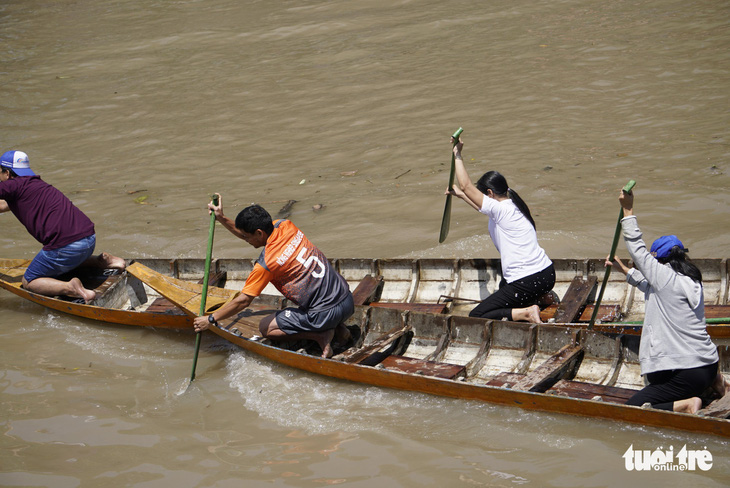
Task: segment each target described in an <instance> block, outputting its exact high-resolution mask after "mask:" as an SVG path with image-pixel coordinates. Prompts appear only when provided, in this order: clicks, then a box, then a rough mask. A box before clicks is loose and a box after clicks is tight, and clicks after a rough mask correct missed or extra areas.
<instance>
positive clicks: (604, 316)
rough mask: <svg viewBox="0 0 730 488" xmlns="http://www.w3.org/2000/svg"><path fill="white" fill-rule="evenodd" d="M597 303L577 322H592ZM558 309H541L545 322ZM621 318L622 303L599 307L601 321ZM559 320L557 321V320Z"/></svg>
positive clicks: (587, 306)
mask: <svg viewBox="0 0 730 488" xmlns="http://www.w3.org/2000/svg"><path fill="white" fill-rule="evenodd" d="M594 308H595V305H590V304H589V305H586V306H585V308H584V309H583V312H582V313H581V314H580V316H579V317H578V318H577V319H576V322H590V320H591V316H592V315H593V309H594ZM557 310H558V306H557V305H550V306H549V307H546V308H544V309H543V310H541V311H540V318H541V319H542V321H543V322H547V321H548V320H550V319H552V318H553V317H554V316H555V312H556V311H557ZM729 313H730V312H729ZM620 318H621V305H619V304H618V303H616V304H601V305H600V306H599V307H598V314H597V315H596V320H597V321H600V322H614V321H616V320H618V319H620ZM556 322H557V321H556Z"/></svg>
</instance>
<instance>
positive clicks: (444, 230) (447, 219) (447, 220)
mask: <svg viewBox="0 0 730 488" xmlns="http://www.w3.org/2000/svg"><path fill="white" fill-rule="evenodd" d="M462 132H464V129H462V128H461V127H459V130H457V131H456V132H454V134H453V135H452V136H451V137H453V138H454V146H456V144H458V143H459V136H460V135H461V133H462ZM455 175H456V161H455V157H454V152H453V151H452V152H451V173H450V174H449V186H448V189H449V190H451V188H452V187H453V186H454V176H455ZM450 226H451V194H449V195H446V205H445V206H444V216H443V217H442V218H441V233H440V234H439V244H441V243H442V242H444V241H445V240H446V236H448V235H449V227H450Z"/></svg>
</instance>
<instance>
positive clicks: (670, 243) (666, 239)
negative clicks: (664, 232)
mask: <svg viewBox="0 0 730 488" xmlns="http://www.w3.org/2000/svg"><path fill="white" fill-rule="evenodd" d="M674 246H679V248H680V249H682V250H683V251H684V252H687V251H688V249H685V248H684V244H682V241H680V240H679V239H678V238H677V236H675V235H669V236H661V237H660V238H659V239H657V240H656V241H654V243H653V244H652V245H651V254H652V255H653V256H655V257H657V258H666V257H667V256H669V252H670V251H671V250H672V248H673V247H674Z"/></svg>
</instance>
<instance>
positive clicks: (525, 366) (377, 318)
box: [129, 264, 730, 437]
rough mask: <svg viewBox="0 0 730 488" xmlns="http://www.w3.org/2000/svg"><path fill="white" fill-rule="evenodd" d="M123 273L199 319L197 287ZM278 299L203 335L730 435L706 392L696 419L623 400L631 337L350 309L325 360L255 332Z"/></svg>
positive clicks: (396, 378)
mask: <svg viewBox="0 0 730 488" xmlns="http://www.w3.org/2000/svg"><path fill="white" fill-rule="evenodd" d="M129 272H130V273H132V274H134V275H135V276H137V277H141V278H142V279H143V280H144V281H145V283H147V284H149V285H150V286H153V287H155V288H156V290H157V292H158V293H160V294H162V295H163V296H165V297H167V298H168V299H169V300H170V301H172V302H174V303H175V304H176V305H178V306H180V307H181V308H183V309H185V310H186V312H187V313H188V314H189V315H190V316H195V315H197V312H198V308H197V306H198V304H199V299H200V293H201V292H202V286H201V287H191V286H190V284H189V282H188V281H185V280H181V279H176V278H173V277H170V276H155V275H156V274H157V273H156V272H155V271H154V270H151V269H149V268H146V267H144V266H142V265H139V264H135V265H133V266H132V267H130V268H129ZM195 288H198V289H197V291H196V290H195ZM373 289H374V288H373ZM284 302H285V301H284V300H282V299H279V300H277V301H276V303H275V304H273V306H272V304H266V303H263V304H262V303H259V305H258V306H257V307H252V308H250V309H247V310H245V311H244V312H242V313H240V314H239V315H238V316H237V317H234V318H232V319H229V320H225V321H221V323H220V324H219V326H213V327H211V329H210V330H211V331H213V332H214V333H215V334H217V335H219V336H220V337H222V338H224V339H226V340H228V341H230V342H231V343H233V344H236V345H238V346H240V347H241V348H243V349H245V350H247V351H250V352H252V353H255V354H258V355H260V356H262V357H265V358H268V359H270V360H272V361H275V362H277V363H280V364H284V365H286V366H290V367H293V368H297V369H300V370H302V371H307V372H311V373H316V374H320V375H324V376H328V377H332V378H338V379H343V380H348V381H355V382H359V383H364V384H369V385H374V386H380V387H388V388H396V389H402V390H409V391H416V392H422V393H429V394H434V395H441V396H447V397H454V398H460V399H470V400H481V401H486V402H490V403H495V404H500V405H506V406H516V407H519V408H523V409H530V410H539V411H546V412H555V413H561V414H571V415H579V416H585V417H595V418H602V419H608V420H613V421H621V422H628V423H634V424H640V425H643V426H651V427H659V428H670V429H679V430H684V431H691V432H697V433H705V434H715V435H719V436H723V437H730V420H728V419H727V417H728V415H730V395H726V396H725V397H723V398H720V399H717V398H713V397H712V396H711V394H710V392H708V396H707V398H706V403H707V406H706V407H705V409H704V410H703V411H702V415H689V414H679V413H673V412H667V411H662V410H654V409H645V408H640V407H631V406H626V405H625V404H624V403H625V402H626V400H627V399H628V398H629V397H630V396H631V395H633V394H634V393H635V392H636V391H637V390H638V389H640V388H641V387H642V386H643V382H642V379H641V375H640V369H639V362H638V350H639V339H640V338H639V337H638V336H637V335H627V334H605V333H601V332H597V331H593V330H590V331H588V330H580V329H571V328H567V327H562V326H557V325H551V324H528V323H517V322H509V321H492V320H485V319H475V318H470V317H465V316H461V315H453V314H435V313H428V312H419V311H412V310H410V311H409V310H399V309H397V308H388V307H378V306H361V305H357V307H356V311H355V314H354V315H353V317H351V318H350V319H349V320H348V321H347V322H346V325H347V327H348V328H349V329H350V331H351V332H352V334H353V337H354V338H356V340H353V341H352V342H351V343H350V344H347V345H344V346H342V347H338V348H336V349H335V354H336V355H335V356H334V357H333V358H331V359H323V358H321V357H319V356H318V355H319V354H320V353H321V351H319V350H318V347H317V346H316V344H314V343H311V342H309V341H297V342H288V343H286V342H284V343H282V342H277V343H272V342H270V341H269V340H266V339H262V338H261V337H259V336H258V334H259V332H258V324H259V321H260V320H261V318H262V317H264V316H266V315H268V314H270V313H272V312H273V311H275V310H277V309H281V308H282V307H284V306H285V303H284ZM262 305H263V308H262ZM267 305H269V307H268V308H267V307H266V306H267ZM715 342H716V344H717V346H718V351H719V353H720V357H721V361H720V364H721V371H722V372H723V373H724V374H730V346H728V343H727V341H726V340H723V339H718V340H715Z"/></svg>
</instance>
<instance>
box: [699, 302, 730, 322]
mask: <svg viewBox="0 0 730 488" xmlns="http://www.w3.org/2000/svg"><path fill="white" fill-rule="evenodd" d="M725 317H730V305H705V318H707V319H722V318H725Z"/></svg>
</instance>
